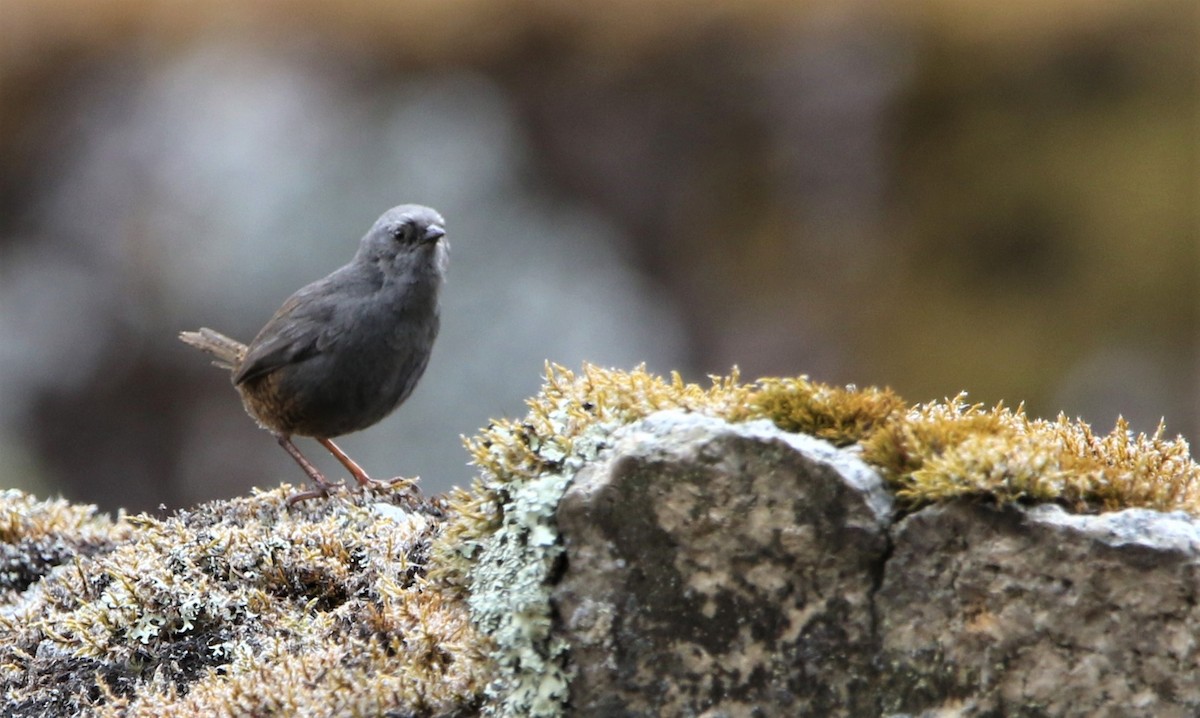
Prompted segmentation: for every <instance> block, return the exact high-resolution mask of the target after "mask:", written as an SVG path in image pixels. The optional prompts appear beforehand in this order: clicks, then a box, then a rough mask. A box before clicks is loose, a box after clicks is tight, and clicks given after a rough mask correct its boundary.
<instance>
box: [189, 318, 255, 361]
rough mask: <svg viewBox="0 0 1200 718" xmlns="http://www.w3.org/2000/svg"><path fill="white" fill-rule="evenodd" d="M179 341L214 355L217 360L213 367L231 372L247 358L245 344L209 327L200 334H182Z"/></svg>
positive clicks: (203, 328) (204, 328) (199, 332)
mask: <svg viewBox="0 0 1200 718" xmlns="http://www.w3.org/2000/svg"><path fill="white" fill-rule="evenodd" d="M179 341H181V342H183V343H184V344H188V345H190V346H194V347H196V348H197V349H200V350H201V351H206V352H208V353H209V354H212V355H213V356H215V357H216V358H217V359H216V361H214V362H213V366H216V367H221V368H222V369H228V370H229V371H233V370H235V369H237V368H238V365H240V364H241V363H242V359H244V358H245V357H246V345H245V344H242V343H241V342H239V341H238V340H236V339H230V338H229V337H227V336H225V335H224V334H222V333H220V332H214V331H213V330H211V329H209V328H208V327H202V328H201V329H200V331H198V332H180V333H179Z"/></svg>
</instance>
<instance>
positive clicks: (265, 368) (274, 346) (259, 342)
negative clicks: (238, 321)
mask: <svg viewBox="0 0 1200 718" xmlns="http://www.w3.org/2000/svg"><path fill="white" fill-rule="evenodd" d="M317 284H319V282H318V283H316V284H313V285H309V286H308V287H305V288H304V289H301V290H300V291H298V292H296V293H295V294H293V295H292V296H290V297H288V300H287V301H286V302H284V303H283V306H282V307H280V308H279V311H277V312H275V316H273V317H271V319H270V321H268V322H267V323H266V326H264V327H263V328H262V330H261V331H259V333H258V336H256V337H255V338H254V341H253V342H251V343H250V347H249V349H248V350H247V352H246V358H245V359H244V360H243V361H242V363H241V366H239V367H238V370H237V371H236V372H234V375H233V383H234V384H242V383H243V382H246V381H249V380H251V379H254V378H256V377H260V376H262V375H264V374H266V373H268V372H271V371H274V370H275V369H278V368H279V367H282V366H286V365H288V364H295V363H297V362H301V361H304V360H305V359H307V358H309V357H311V356H313V355H315V354H317V353H318V352H320V351H321V349H322V348H323V347H324V346H325V344H326V339H325V338H323V334H324V333H325V332H326V331H327V328H328V327H329V326H330V324H331V321H330V320H331V319H333V315H334V311H335V306H334V304H333V303H331V302H329V301H328V300H327V299H325V298H324V297H323V294H322V292H321V291H320V287H318V286H317Z"/></svg>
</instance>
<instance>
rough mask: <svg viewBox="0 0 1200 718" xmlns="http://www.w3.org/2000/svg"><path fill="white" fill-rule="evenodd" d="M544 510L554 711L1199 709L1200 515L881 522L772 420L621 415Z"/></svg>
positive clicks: (873, 481)
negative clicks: (557, 637)
mask: <svg viewBox="0 0 1200 718" xmlns="http://www.w3.org/2000/svg"><path fill="white" fill-rule="evenodd" d="M613 438H614V445H613V450H612V452H611V453H610V454H608V455H607V457H606V458H604V459H603V460H600V461H597V462H596V463H594V464H591V465H588V466H586V467H584V468H583V469H582V470H581V471H580V472H579V474H578V475H577V476H576V478H575V481H574V483H573V484H572V486H571V487H570V488H569V489H568V491H567V493H566V494H565V495H564V497H563V500H562V501H561V503H560V504H559V507H558V511H557V518H558V526H559V530H560V531H561V535H562V540H563V545H564V548H565V561H564V562H563V565H562V567H561V572H560V576H559V577H558V579H557V580H558V582H557V585H556V587H555V588H554V592H553V600H554V608H555V610H556V612H557V629H556V630H557V631H559V632H560V633H561V635H562V636H563V637H564V638H565V640H566V641H567V643H568V645H569V652H570V661H571V662H570V667H571V669H572V670H573V671H574V678H573V680H572V682H571V686H570V703H569V705H568V710H567V714H568V715H572V716H659V715H672V716H709V717H712V718H715V717H717V716H730V717H734V716H799V715H814V716H863V717H867V716H871V717H876V716H892V717H894V718H900V717H901V716H914V717H915V716H926V717H928V718H932V717H934V716H937V717H939V718H942V717H947V716H1015V715H1020V716H1156V717H1157V716H1167V717H1171V716H1181V717H1182V716H1195V715H1200V641H1198V640H1197V639H1196V637H1195V636H1196V635H1197V633H1200V608H1198V607H1197V596H1198V595H1200V571H1198V566H1200V563H1198V556H1200V523H1198V522H1197V520H1196V519H1194V518H1192V517H1189V516H1187V515H1185V514H1162V513H1158V512H1153V511H1146V510H1127V511H1120V512H1113V513H1109V514H1102V515H1099V516H1082V515H1073V514H1069V513H1067V512H1065V511H1063V510H1062V509H1061V508H1059V507H1057V506H1038V507H1032V508H1029V507H1018V506H1009V507H997V506H994V505H990V504H986V503H979V502H974V503H971V502H957V503H950V504H944V505H937V506H930V507H926V508H923V509H921V510H919V511H917V512H915V513H913V514H911V515H909V516H907V517H905V518H903V519H902V520H901V521H899V523H897V524H894V525H893V524H892V508H891V503H890V498H889V495H888V494H887V492H886V491H885V490H884V489H883V484H882V482H881V480H880V479H879V477H878V476H877V475H876V474H875V473H874V472H873V471H872V470H871V469H869V468H868V467H867V466H865V465H864V464H862V463H861V462H860V461H858V459H857V458H856V456H855V453H854V452H853V450H840V449H835V448H834V447H832V446H830V445H829V444H826V443H824V442H821V441H819V440H816V439H811V438H808V437H804V436H796V435H790V434H786V433H782V432H779V431H778V430H776V429H775V428H774V427H772V426H771V425H769V424H766V423H759V422H752V423H747V424H740V425H731V424H727V423H724V422H722V421H719V420H715V419H710V418H705V417H702V416H696V415H689V414H682V413H678V412H666V413H660V414H655V415H652V416H651V417H649V418H648V419H646V420H645V421H643V422H640V423H638V424H634V425H631V426H628V427H624V428H622V429H621V430H619V431H618V432H617V433H615V434H614V435H613Z"/></svg>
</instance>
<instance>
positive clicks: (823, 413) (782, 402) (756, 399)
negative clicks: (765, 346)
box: [727, 376, 907, 446]
mask: <svg viewBox="0 0 1200 718" xmlns="http://www.w3.org/2000/svg"><path fill="white" fill-rule="evenodd" d="M748 398H749V402H750V408H751V413H750V415H749V416H761V417H766V418H768V419H771V420H772V421H774V422H775V425H776V426H778V427H779V428H780V429H783V430H784V431H793V432H797V433H803V434H812V435H813V436H818V437H820V438H822V439H826V440H827V441H830V442H832V443H834V444H837V445H838V446H845V445H847V444H853V443H855V442H858V441H862V440H863V439H865V438H867V437H869V436H871V435H872V434H873V433H874V432H875V431H876V430H877V429H879V428H880V427H881V426H883V425H884V424H885V423H886V422H888V421H889V420H891V419H893V418H894V417H896V416H897V415H899V414H900V413H902V412H903V411H905V409H906V408H907V406H906V405H905V403H904V400H903V399H901V398H900V397H899V396H897V395H896V393H895V392H893V391H892V390H891V389H886V388H885V389H877V388H875V387H867V388H866V389H857V388H855V387H853V386H848V387H837V386H830V385H828V384H820V383H817V382H812V381H809V379H808V377H806V376H800V377H796V378H792V379H781V378H775V377H770V378H766V379H759V380H758V382H757V383H756V384H755V385H754V387H753V389H752V390H751V391H750V392H749V397H748ZM727 418H728V417H727Z"/></svg>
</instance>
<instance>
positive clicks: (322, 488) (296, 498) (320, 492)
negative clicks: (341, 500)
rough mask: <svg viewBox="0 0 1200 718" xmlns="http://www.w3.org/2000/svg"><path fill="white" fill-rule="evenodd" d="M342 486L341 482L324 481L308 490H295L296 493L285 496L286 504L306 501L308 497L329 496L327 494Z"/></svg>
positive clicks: (319, 497) (321, 497) (293, 504)
mask: <svg viewBox="0 0 1200 718" xmlns="http://www.w3.org/2000/svg"><path fill="white" fill-rule="evenodd" d="M342 487H343V484H341V483H337V484H331V483H329V482H328V481H326V482H325V483H323V484H317V486H316V487H315V488H312V489H309V490H308V491H297V492H296V493H294V494H292V495H291V496H289V497H287V505H288V506H295V505H296V504H298V503H300V502H301V501H308V500H309V499H323V498H325V497H327V496H329V494H330V493H332V492H333V491H334V490H335V489H340V488H342Z"/></svg>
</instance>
